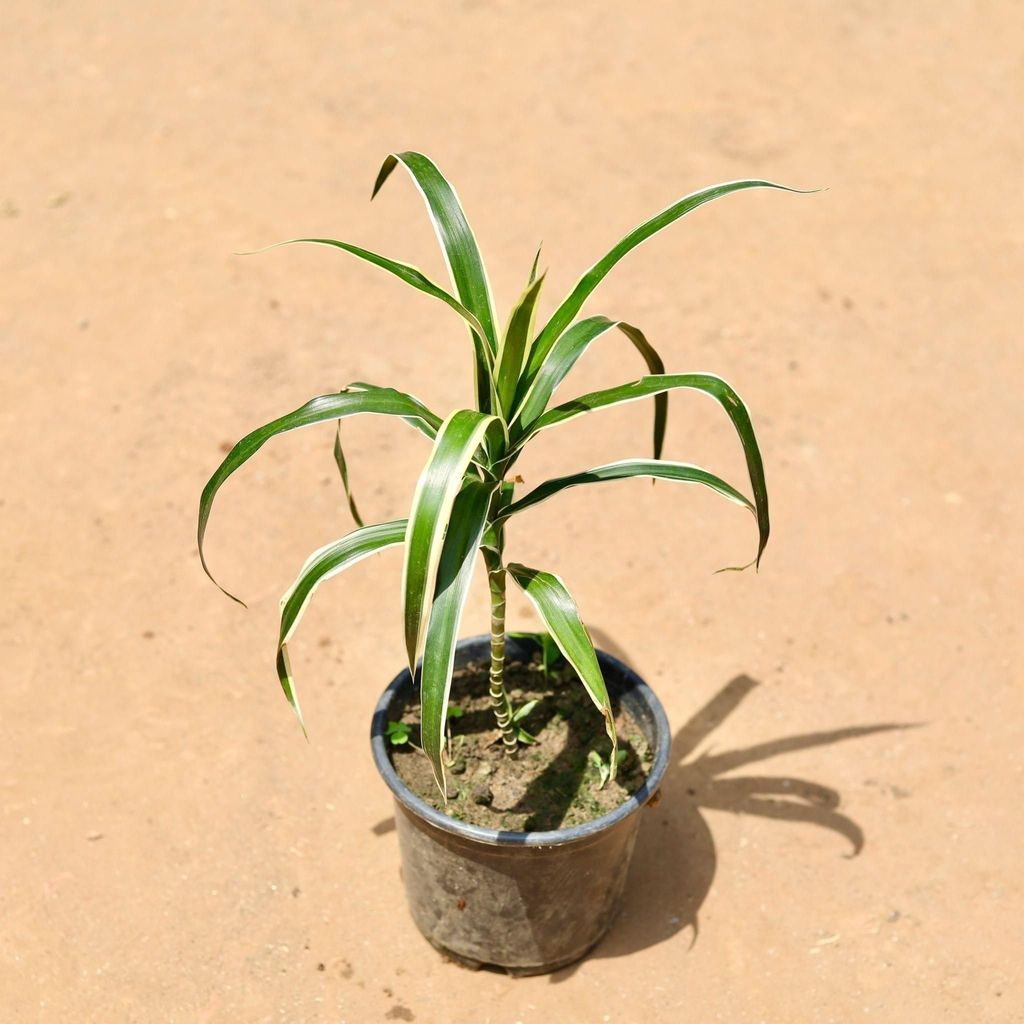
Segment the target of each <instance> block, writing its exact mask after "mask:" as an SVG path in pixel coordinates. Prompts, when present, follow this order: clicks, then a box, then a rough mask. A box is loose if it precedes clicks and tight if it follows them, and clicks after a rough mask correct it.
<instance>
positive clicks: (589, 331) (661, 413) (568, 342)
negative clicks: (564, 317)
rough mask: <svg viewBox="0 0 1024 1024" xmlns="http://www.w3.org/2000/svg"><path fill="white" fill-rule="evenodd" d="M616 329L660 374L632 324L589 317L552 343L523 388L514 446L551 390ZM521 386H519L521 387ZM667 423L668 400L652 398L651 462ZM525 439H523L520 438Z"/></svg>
mask: <svg viewBox="0 0 1024 1024" xmlns="http://www.w3.org/2000/svg"><path fill="white" fill-rule="evenodd" d="M613 327H617V328H618V329H619V330H620V331H621V332H622V333H623V334H624V335H625V336H626V337H627V338H628V339H629V341H630V342H631V343H632V344H633V347H634V348H635V349H636V350H637V352H639V353H640V355H641V357H642V358H643V360H644V362H645V363H646V364H647V369H648V370H650V371H651V373H664V371H665V364H664V363H663V362H662V359H661V356H660V355H658V353H657V351H656V350H655V348H654V346H653V345H651V343H650V342H649V341H648V340H647V338H646V337H645V335H644V333H643V332H642V331H641V330H640V329H639V328H637V327H634V326H632V324H627V323H625V322H624V321H622V320H609V319H608V317H606V316H592V317H589V318H588V319H586V320H581V321H580V322H579V323H576V324H573V325H572V327H570V328H569V330H567V331H566V332H565V333H564V334H563V335H562V336H561V337H560V338H559V339H558V341H557V342H556V343H555V345H554V347H553V348H552V349H551V352H550V353H549V355H548V357H547V359H545V360H544V364H543V365H542V366H541V368H540V371H539V372H538V373H537V375H536V377H535V378H534V379H533V381H532V382H531V383H530V384H529V385H528V387H526V391H525V394H524V395H523V396H522V399H521V401H517V403H516V415H515V419H516V420H517V421H518V424H519V426H518V429H515V428H514V430H513V439H514V441H515V443H516V444H517V445H521V444H523V443H525V440H526V436H528V435H529V433H530V427H531V425H532V424H533V423H534V421H536V420H537V419H538V418H539V417H540V416H542V415H543V413H544V410H545V409H547V406H548V402H550V401H551V396H552V395H553V394H554V391H555V388H557V387H558V385H559V384H561V383H562V381H563V380H564V379H565V377H566V375H567V374H568V373H569V371H570V370H571V369H572V368H573V367H574V366H575V365H576V363H577V361H578V360H579V359H580V357H581V356H582V355H583V353H584V352H586V351H587V349H588V348H589V347H590V345H591V343H592V342H594V341H596V340H597V339H598V338H599V337H601V335H602V334H604V333H605V332H607V331H610V330H611V329H612V328H613ZM521 386H522V385H521ZM667 420H668V397H667V396H666V395H661V394H659V395H655V398H654V458H656V459H660V458H661V451H662V446H663V445H664V442H665V425H666V423H667ZM524 435H526V436H524Z"/></svg>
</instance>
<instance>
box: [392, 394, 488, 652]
mask: <svg viewBox="0 0 1024 1024" xmlns="http://www.w3.org/2000/svg"><path fill="white" fill-rule="evenodd" d="M493 429H499V430H503V427H502V425H501V421H500V420H499V419H498V418H497V417H495V416H488V415H486V414H484V413H481V412H476V411H475V410H472V409H461V410H459V411H457V412H454V413H452V414H451V416H449V417H448V419H446V420H445V421H444V423H443V424H442V425H441V427H440V429H439V430H438V432H437V439H436V440H435V441H434V448H433V451H432V452H431V453H430V458H429V459H428V460H427V464H426V466H425V467H424V468H423V472H422V473H421V474H420V478H419V481H418V483H417V484H416V492H415V494H414V495H413V499H412V511H411V512H410V513H409V530H408V537H407V543H406V550H405V568H404V572H403V576H402V593H403V595H404V603H403V612H404V619H405V645H406V650H407V652H408V655H409V668H410V671H414V670H415V665H416V662H417V661H418V660H419V657H420V655H421V654H422V653H423V641H424V637H425V634H426V628H427V621H428V620H429V618H430V605H431V601H432V599H433V593H434V585H435V582H436V580H437V569H438V563H439V561H440V558H441V546H442V541H443V540H444V534H445V530H446V529H448V526H449V517H450V516H451V511H452V505H453V504H454V502H455V496H456V494H457V493H458V491H459V489H460V487H461V486H462V478H463V474H464V473H465V472H466V469H467V467H468V466H469V464H470V462H471V461H472V459H473V455H474V453H475V452H476V450H477V448H479V447H480V444H481V443H482V441H483V440H484V437H485V435H486V434H487V433H488V431H491V430H493Z"/></svg>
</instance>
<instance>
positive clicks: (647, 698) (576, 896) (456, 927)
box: [371, 636, 671, 975]
mask: <svg viewBox="0 0 1024 1024" xmlns="http://www.w3.org/2000/svg"><path fill="white" fill-rule="evenodd" d="M536 649H537V645H536V643H535V642H534V641H532V640H530V639H527V638H519V637H509V638H508V641H507V656H508V657H509V659H510V660H520V659H521V660H527V659H529V657H530V656H531V655H532V654H533V652H534V651H535V650H536ZM489 650H490V648H489V638H488V637H486V636H480V637H473V638H472V639H468V640H462V641H460V642H459V645H458V648H457V650H456V655H455V664H456V668H458V667H460V666H462V665H465V664H466V663H467V662H470V661H479V660H482V659H485V658H486V657H488V655H489ZM597 655H598V661H599V662H600V665H601V670H602V672H603V673H604V677H605V683H606V685H607V687H608V691H609V693H610V694H611V696H612V699H613V700H621V701H622V702H623V703H624V704H625V705H626V707H627V708H628V709H629V711H630V712H631V713H632V715H633V717H634V718H635V719H636V722H637V724H638V725H639V727H640V729H641V731H642V732H643V733H644V736H645V738H646V739H647V742H648V743H649V745H650V747H651V750H652V752H653V760H652V763H651V769H650V772H649V774H648V776H647V779H646V781H645V782H644V784H643V786H641V788H640V789H639V790H637V792H636V793H634V794H633V795H632V796H630V797H629V799H627V800H626V801H625V803H623V804H621V805H620V806H619V807H617V808H616V809H615V810H614V811H611V812H609V813H608V814H605V815H603V816H602V817H600V818H596V819H595V820H593V821H588V822H585V823H584V824H582V825H574V826H572V827H570V828H563V829H557V830H554V831H550V832H512V831H497V830H494V829H487V828H481V827H479V826H477V825H469V824H466V823H464V822H461V821H457V820H455V819H453V818H450V817H448V816H447V815H446V814H443V813H442V812H441V811H439V810H437V809H436V808H434V807H431V806H430V805H429V804H427V803H426V802H425V801H423V800H421V799H420V798H419V797H418V796H416V795H415V794H414V793H413V792H412V791H411V790H410V789H409V788H408V787H407V786H406V785H405V783H404V782H402V780H401V779H400V778H399V776H398V774H397V773H396V771H395V769H394V766H393V765H392V763H391V758H390V755H389V751H388V743H387V738H386V730H387V724H388V721H389V720H391V721H395V720H398V719H399V718H400V717H401V715H402V713H403V711H404V709H405V706H406V704H407V703H408V702H409V700H410V699H411V698H412V696H413V684H412V679H411V677H410V675H409V670H408V669H406V670H404V671H403V672H401V673H399V675H397V676H396V677H395V678H394V679H393V680H392V682H391V684H390V685H389V686H388V688H387V689H386V690H385V691H384V694H383V696H382V697H381V699H380V702H379V703H378V704H377V709H376V711H375V713H374V716H373V725H372V728H371V744H372V747H373V757H374V761H375V763H376V765H377V769H378V771H379V772H380V773H381V775H382V776H383V778H384V781H385V782H386V783H387V784H388V786H389V787H390V789H391V791H392V793H393V794H394V798H395V820H396V824H397V831H398V840H399V845H400V848H401V853H402V875H403V878H404V881H405V889H406V895H407V897H408V901H409V909H410V912H411V913H412V917H413V920H414V921H415V922H416V925H417V927H418V928H419V929H420V931H421V932H422V933H423V934H424V936H426V938H427V939H428V940H429V941H430V942H431V943H432V944H433V945H434V946H435V947H436V948H438V949H440V950H442V951H443V952H444V953H446V954H447V955H449V956H450V957H452V958H453V959H455V960H457V961H459V962H460V963H463V964H465V965H467V966H471V967H481V966H484V965H493V966H497V967H501V968H504V969H505V970H507V971H508V972H509V973H511V974H517V975H526V974H542V973H545V972H548V971H554V970H557V969H558V968H560V967H565V966H567V965H568V964H571V963H573V962H574V961H575V960H578V959H580V957H582V956H584V955H585V954H586V953H587V952H589V950H590V949H592V948H593V947H594V946H595V945H596V944H597V943H598V942H599V941H600V940H601V938H602V937H603V936H604V934H605V933H606V932H607V931H608V928H609V927H610V925H611V923H612V921H613V919H614V917H615V914H616V912H617V911H618V909H619V904H620V902H621V897H622V891H623V888H624V886H625V882H626V876H627V874H628V870H629V861H630V858H631V856H632V853H633V844H634V842H635V840H636V835H637V830H638V827H639V824H640V815H639V814H638V812H639V811H640V810H641V808H643V806H644V805H645V804H646V803H648V802H649V801H650V800H651V798H652V797H653V796H654V795H655V793H656V792H657V790H658V787H659V786H660V785H661V781H662V778H663V777H664V774H665V770H666V768H667V767H668V762H669V752H670V747H671V733H670V731H669V725H668V720H667V718H666V717H665V712H664V710H663V709H662V706H661V703H660V701H659V700H658V698H657V697H656V696H655V695H654V693H653V692H652V691H651V689H650V688H649V687H648V686H647V684H646V683H645V682H644V681H643V680H642V679H641V678H640V677H639V676H638V675H637V674H636V673H635V672H633V671H632V670H631V669H629V668H628V667H627V666H626V665H624V664H623V663H622V662H620V661H619V660H618V659H616V658H613V657H612V656H611V655H609V654H605V653H604V652H603V651H598V652H597Z"/></svg>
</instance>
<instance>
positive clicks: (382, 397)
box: [197, 384, 441, 604]
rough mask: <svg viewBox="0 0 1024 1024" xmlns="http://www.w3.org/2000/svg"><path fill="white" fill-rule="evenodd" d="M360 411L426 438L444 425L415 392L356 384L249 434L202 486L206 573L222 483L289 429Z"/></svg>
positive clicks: (201, 527)
mask: <svg viewBox="0 0 1024 1024" xmlns="http://www.w3.org/2000/svg"><path fill="white" fill-rule="evenodd" d="M361 413H377V414H379V415H384V416H399V417H401V418H402V419H403V420H405V421H406V422H407V423H409V424H411V425H412V426H414V427H416V429H417V430H419V431H420V432H421V433H423V434H426V436H427V437H431V438H432V437H434V436H435V435H436V433H437V428H438V427H439V426H440V425H441V419H440V417H438V416H435V415H434V414H433V413H432V412H431V411H430V410H429V409H428V408H427V407H426V406H425V405H424V404H423V403H422V402H420V401H419V400H418V399H416V398H413V397H412V395H407V394H404V393H403V392H401V391H395V390H393V389H392V388H378V387H374V386H372V385H369V384H353V385H352V386H351V387H348V388H345V389H344V390H343V391H340V392H338V393H337V394H331V395H320V396H319V397H318V398H314V399H311V400H310V401H308V402H306V404H305V405H302V406H300V407H299V408H298V409H296V410H295V411H294V412H290V413H288V414H287V415H285V416H281V417H280V418H278V419H276V420H273V421H271V422H270V423H268V424H266V425H265V426H262V427H259V428H258V429H256V430H254V431H252V432H251V433H249V434H246V435H245V437H243V438H242V440H241V441H239V442H238V444H236V445H235V446H234V448H232V449H231V451H230V452H229V453H228V455H227V457H226V458H225V459H224V461H223V462H222V463H221V464H220V466H218V467H217V471H216V472H215V473H214V474H213V476H212V477H210V479H209V481H207V484H206V486H205V487H204V488H203V493H202V497H201V498H200V499H199V527H198V532H197V537H198V542H199V558H200V561H201V562H202V565H203V570H204V571H205V572H206V575H207V576H209V577H210V579H211V580H213V582H214V583H217V581H216V580H214V579H213V575H212V573H211V572H210V569H209V567H208V566H207V564H206V554H205V552H204V551H203V539H204V537H205V536H206V526H207V523H208V522H209V519H210V511H211V509H212V508H213V499H214V498H215V497H216V494H217V491H218V490H220V487H221V485H222V484H223V483H224V481H225V480H227V478H228V477H229V476H231V474H232V473H234V472H235V470H236V469H238V468H239V467H240V466H242V465H244V464H245V463H246V462H248V461H249V459H251V458H252V457H253V455H255V454H256V452H258V451H259V450H260V448H262V447H263V445H265V444H266V443H267V441H269V440H270V439H271V438H272V437H275V436H276V435H278V434H283V433H286V432H287V431H289V430H297V429H298V428H299V427H308V426H310V425H312V424H314V423H322V422H324V421H325V420H340V419H342V418H343V417H345V416H355V415H358V414H361ZM217 586H218V587H219V588H220V589H221V590H222V591H223V592H224V593H225V594H227V595H228V597H230V598H231V599H232V600H233V601H238V603H239V604H244V602H243V601H240V600H239V599H238V598H237V597H235V596H234V594H230V593H228V591H226V590H224V588H223V587H221V586H220V584H219V583H217Z"/></svg>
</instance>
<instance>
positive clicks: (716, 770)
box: [550, 637, 914, 984]
mask: <svg viewBox="0 0 1024 1024" xmlns="http://www.w3.org/2000/svg"><path fill="white" fill-rule="evenodd" d="M603 639H604V638H603V637H602V640H603ZM602 646H605V644H602ZM758 685H760V684H759V683H758V682H757V681H756V680H755V679H752V678H750V677H749V676H746V675H740V676H736V677H735V678H734V679H732V680H730V681H729V682H728V683H727V684H726V685H725V686H724V687H723V688H722V689H721V690H720V691H719V692H718V693H717V694H715V696H714V697H712V698H711V700H710V701H708V703H707V704H705V705H704V707H702V708H701V709H700V710H699V711H698V712H697V713H696V714H695V715H693V717H692V718H690V720H689V721H688V722H687V723H686V724H685V725H683V726H682V728H680V729H679V730H678V731H677V732H676V734H675V736H674V738H673V744H672V759H673V760H672V764H671V765H670V766H669V769H668V772H667V774H666V776H665V782H664V783H663V786H662V792H663V799H662V800H661V801H660V802H659V803H658V804H657V805H655V804H651V805H649V807H650V808H652V809H650V810H647V811H645V813H646V814H647V815H648V817H647V818H646V820H645V821H644V822H643V823H642V825H641V830H640V835H639V837H638V841H637V846H636V852H635V854H634V857H633V863H632V865H631V868H630V875H629V879H628V881H627V884H626V891H625V895H624V897H623V906H624V907H625V908H628V909H627V912H626V913H624V914H623V915H622V916H621V917H620V918H619V919H618V921H616V922H615V924H614V925H613V926H612V929H611V931H610V932H609V934H608V936H607V937H606V938H605V939H604V940H603V941H602V942H601V943H600V944H599V945H598V946H597V948H596V949H595V950H594V951H593V952H592V953H590V954H589V955H588V956H587V957H586V958H585V959H603V958H611V957H619V956H628V955H629V954H631V953H636V952H639V951H640V950H642V949H646V948H648V947H650V946H655V945H658V944H659V943H661V942H665V941H667V940H668V939H671V938H673V937H674V936H676V935H678V934H679V933H680V932H682V931H685V930H686V929H690V930H691V933H692V936H691V941H690V945H691V947H692V946H693V944H694V943H695V942H696V941H697V937H698V934H699V916H698V915H699V912H700V909H701V906H702V905H703V903H704V900H705V899H706V898H707V895H708V892H709V891H710V889H711V885H712V883H713V881H714V878H715V872H716V869H717V864H718V857H717V854H716V851H715V843H714V838H713V836H712V833H711V829H710V828H709V826H708V824H707V822H706V821H705V818H704V815H703V813H702V812H703V811H704V810H721V811H730V812H732V813H733V814H750V815H755V816H757V817H762V818H771V819H773V820H776V821H793V822H803V823H806V824H811V825H817V826H819V827H820V828H824V829H828V830H829V831H831V832H835V833H836V834H837V835H840V836H842V837H843V838H844V839H845V840H847V842H848V843H849V844H850V852H849V853H847V854H845V855H844V856H846V857H848V858H852V857H856V856H857V855H858V854H859V853H860V852H861V850H862V849H863V847H864V843H865V837H864V832H863V830H862V829H861V827H860V826H859V825H858V824H857V823H856V822H855V821H854V820H853V819H852V818H850V817H849V816H848V815H846V814H843V813H842V812H841V811H840V810H839V805H840V794H839V793H838V792H837V791H836V790H834V789H831V788H830V787H828V786H823V785H821V784H819V783H816V782H810V781H807V780H805V779H798V778H793V777H789V776H753V775H742V776H729V777H727V778H723V777H722V776H723V775H724V774H725V773H726V772H730V771H733V770H734V769H737V768H742V767H744V766H746V765H749V764H754V763H756V762H759V761H763V760H766V759H767V758H770V757H774V756H776V755H778V754H785V753H790V752H792V751H796V750H806V749H809V748H811V747H820V746H826V745H828V744H832V743H837V742H839V741H840V740H847V739H856V738H858V737H862V736H870V735H872V734H874V733H879V732H885V731H889V730H894V729H907V728H914V724H913V723H893V722H886V723H879V724H876V725H861V726H849V727H846V728H841V729H831V730H825V731H821V732H813V733H804V734H801V735H797V736H789V737H785V738H783V739H778V740H771V741H767V742H764V743H758V744H755V745H753V746H750V747H743V748H738V749H736V750H731V751H726V752H724V753H712V752H711V751H707V750H706V751H704V752H702V753H700V754H698V755H697V756H696V757H692V756H691V755H693V754H694V753H695V751H696V750H697V748H698V747H700V746H701V744H703V743H704V741H705V740H707V739H708V737H709V736H710V735H711V734H712V733H713V732H714V731H715V729H717V728H718V726H720V725H721V724H722V722H724V721H725V719H726V718H727V717H728V716H729V715H730V714H732V712H733V711H735V710H736V709H737V708H738V707H739V705H740V704H741V703H742V702H743V700H744V699H745V698H746V697H747V696H748V695H749V694H750V693H751V692H752V691H753V690H755V689H756V688H757V687H758ZM582 962H585V961H581V963H582ZM579 966H580V964H573V965H571V966H569V967H566V968H563V969H562V970H560V971H557V972H555V973H554V974H552V975H550V981H551V983H552V984H558V983H560V982H562V981H566V980H568V979H569V978H570V977H572V976H573V974H574V973H575V972H576V970H577V969H578V968H579Z"/></svg>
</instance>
